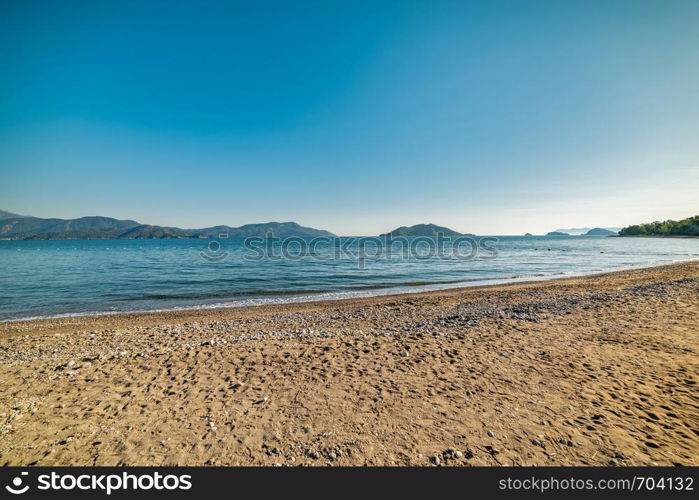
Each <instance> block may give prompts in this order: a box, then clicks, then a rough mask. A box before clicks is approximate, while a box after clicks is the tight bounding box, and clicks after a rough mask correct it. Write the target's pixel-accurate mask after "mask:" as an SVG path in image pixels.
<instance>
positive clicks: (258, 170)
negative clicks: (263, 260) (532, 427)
mask: <svg viewBox="0 0 699 500" xmlns="http://www.w3.org/2000/svg"><path fill="white" fill-rule="evenodd" d="M698 24H699V2H696V1H682V0H673V1H669V2H668V1H665V0H662V1H660V0H659V1H643V0H633V1H614V0H605V1H590V0H588V1H580V2H576V1H564V2H561V1H527V2H522V1H497V0H496V1H488V2H486V1H483V2H468V1H455V2H446V1H438V0H430V1H422V2H414V1H408V0H403V1H395V2H393V1H381V2H376V1H369V2H364V1H361V0H354V1H331V0H326V1H318V2H308V1H303V0H300V1H295V2H292V1H286V2H276V1H275V2H273V1H250V2H235V1H227V2H207V1H197V2H193V1H191V2H186V1H183V2H176V1H168V2H156V1H150V2H149V1H138V2H132V1H128V0H126V1H124V0H120V1H118V2H117V1H115V2H112V1H101V2H92V1H85V2H77V1H70V0H64V1H61V2H38V1H32V0H4V1H3V2H2V3H0V44H1V46H2V47H3V50H2V51H0V209H3V210H8V211H11V212H15V213H20V214H25V215H34V216H38V217H61V218H73V217H80V216H84V215H105V216H110V217H116V218H123V219H135V220H137V221H139V222H143V223H149V224H161V225H173V226H178V227H185V228H195V227H205V226H212V225H216V224H228V225H231V226H236V225H241V224H245V223H254V222H267V221H296V222H298V223H300V224H302V225H306V226H312V227H316V228H320V229H327V230H329V231H332V232H334V233H336V234H341V235H375V234H379V233H383V232H386V231H388V230H391V229H393V228H395V227H398V226H402V225H412V224H418V223H430V222H431V223H435V224H439V225H443V226H448V227H450V228H452V229H455V230H457V231H462V232H471V233H477V234H522V233H524V232H531V233H534V234H538V233H545V232H547V231H551V230H554V229H557V228H569V227H595V226H603V227H604V226H607V227H609V226H625V225H629V224H634V223H640V222H647V221H651V220H658V219H668V218H673V219H678V218H685V217H688V216H691V215H695V214H697V213H699V203H698V202H697V200H699V119H698V117H699V30H698V29H697V25H698Z"/></svg>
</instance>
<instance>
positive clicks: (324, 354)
mask: <svg viewBox="0 0 699 500" xmlns="http://www.w3.org/2000/svg"><path fill="white" fill-rule="evenodd" d="M697 294H699V262H696V261H693V262H685V263H679V264H671V265H665V266H656V267H653V268H646V269H639V270H630V271H622V272H615V273H604V274H598V275H595V276H586V277H575V278H566V279H561V280H548V281H543V282H529V283H516V284H509V285H495V286H485V287H474V288H466V289H452V290H442V291H434V292H426V293H421V294H405V295H394V296H383V297H373V298H368V299H351V300H342V301H330V302H324V303H323V302H316V303H312V302H311V303H297V304H284V305H274V306H258V307H249V308H235V309H227V310H218V311H205V312H201V311H197V312H196V314H193V313H187V314H181V313H177V314H172V313H169V314H167V313H163V314H159V313H156V314H149V315H134V316H132V317H128V316H112V317H99V318H82V319H80V320H71V321H66V320H52V321H44V322H27V323H25V324H23V325H17V324H7V323H6V324H3V325H0V377H1V378H2V380H3V386H2V388H0V463H3V464H6V465H285V466H297V465H312V466H321V465H322V466H325V465H422V466H426V465H433V464H437V463H438V464H443V465H458V466H467V465H534V464H536V465H656V464H658V465H672V464H683V465H698V464H699V434H698V433H697V427H696V422H697V421H699V410H698V409H697V406H696V399H697V397H698V396H699V391H698V389H697V373H699V355H698V353H697V345H699V301H697ZM448 450H458V451H459V452H460V455H458V456H457V455H455V454H454V453H453V452H450V451H448Z"/></svg>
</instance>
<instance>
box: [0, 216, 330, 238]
mask: <svg viewBox="0 0 699 500" xmlns="http://www.w3.org/2000/svg"><path fill="white" fill-rule="evenodd" d="M221 235H227V236H225V237H228V238H248V237H254V236H257V237H260V238H264V237H266V236H269V235H271V236H276V237H279V238H288V237H292V236H295V237H301V238H313V237H318V236H325V237H332V236H335V235H334V234H332V233H330V232H328V231H323V230H320V229H313V228H310V227H304V226H301V225H299V224H297V223H296V222H267V223H264V224H246V225H244V226H240V227H230V226H213V227H209V228H205V229H180V228H177V227H164V226H154V225H149V224H141V223H139V222H136V221H133V220H119V219H113V218H111V217H99V216H92V217H80V218H78V219H42V218H39V217H24V216H21V215H16V214H13V213H11V212H6V211H0V239H10V240H83V239H164V238H219V237H221Z"/></svg>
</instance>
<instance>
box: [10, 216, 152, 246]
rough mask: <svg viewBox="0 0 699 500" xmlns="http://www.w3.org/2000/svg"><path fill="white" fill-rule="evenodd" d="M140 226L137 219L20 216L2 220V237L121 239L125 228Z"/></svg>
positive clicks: (18, 238)
mask: <svg viewBox="0 0 699 500" xmlns="http://www.w3.org/2000/svg"><path fill="white" fill-rule="evenodd" d="M139 225H140V224H139V223H138V222H136V221H132V220H118V219H112V218H110V217H80V218H79V219H41V218H39V217H21V216H19V217H13V218H7V219H1V220H0V238H4V239H14V240H23V239H38V240H64V239H71V240H77V239H92V238H117V237H118V236H119V235H120V234H121V233H123V232H124V231H126V230H128V229H131V228H133V227H136V226H139Z"/></svg>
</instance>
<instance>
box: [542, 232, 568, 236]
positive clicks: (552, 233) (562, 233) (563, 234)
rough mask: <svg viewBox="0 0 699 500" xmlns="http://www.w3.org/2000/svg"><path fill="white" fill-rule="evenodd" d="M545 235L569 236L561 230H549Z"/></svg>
mask: <svg viewBox="0 0 699 500" xmlns="http://www.w3.org/2000/svg"><path fill="white" fill-rule="evenodd" d="M546 236H570V235H569V234H568V233H564V232H563V231H551V232H549V233H546Z"/></svg>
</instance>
